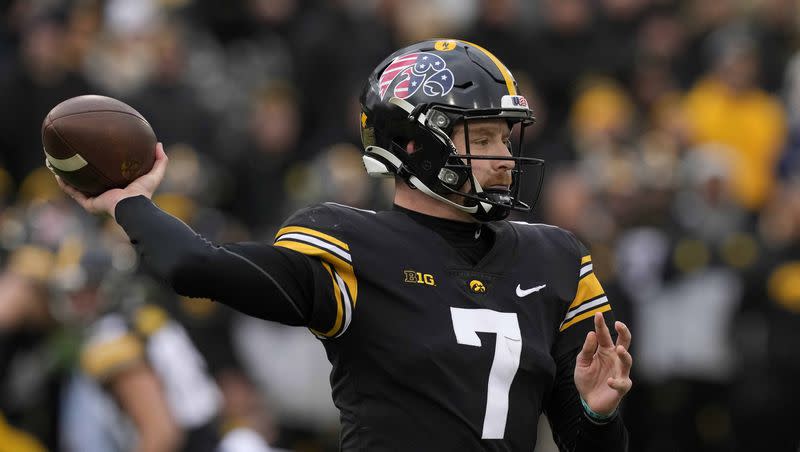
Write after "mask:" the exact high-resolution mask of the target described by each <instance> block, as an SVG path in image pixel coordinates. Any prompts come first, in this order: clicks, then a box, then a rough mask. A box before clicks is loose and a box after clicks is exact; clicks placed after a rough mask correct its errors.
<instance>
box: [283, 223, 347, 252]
mask: <svg viewBox="0 0 800 452" xmlns="http://www.w3.org/2000/svg"><path fill="white" fill-rule="evenodd" d="M292 232H298V233H301V234H308V235H313V236H314V237H317V238H319V239H322V240H326V241H328V242H331V243H333V244H334V245H336V246H338V247H340V248H342V249H344V250H345V251H350V247H349V246H347V244H346V243H344V242H342V241H341V240H339V239H337V238H336V237H333V236H330V235H328V234H325V233H323V232H319V231H317V230H314V229H310V228H304V227H302V226H287V227H285V228H281V230H280V231H278V233H277V234H275V239H276V240H278V238H279V237H280V236H282V235H284V234H290V233H292Z"/></svg>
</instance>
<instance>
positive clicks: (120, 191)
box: [56, 143, 169, 217]
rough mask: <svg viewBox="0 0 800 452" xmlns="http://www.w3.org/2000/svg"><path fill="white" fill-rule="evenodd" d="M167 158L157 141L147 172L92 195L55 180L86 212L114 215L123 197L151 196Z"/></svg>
mask: <svg viewBox="0 0 800 452" xmlns="http://www.w3.org/2000/svg"><path fill="white" fill-rule="evenodd" d="M168 160H169V159H168V158H167V154H166V153H165V152H164V146H163V145H162V144H161V143H157V144H156V160H155V162H154V163H153V168H152V169H151V170H150V172H149V173H147V174H144V175H142V176H140V177H139V178H137V179H136V180H134V181H133V182H131V183H130V184H128V186H127V187H125V188H112V189H111V190H108V191H106V192H104V193H101V194H99V195H97V196H94V197H88V196H86V195H84V194H83V193H81V192H80V191H78V190H77V189H75V188H74V187H72V186H70V185H69V184H67V183H66V182H64V181H63V180H62V179H61V178H60V177H58V176H56V180H57V181H58V185H59V186H60V187H61V189H62V190H63V191H64V193H66V194H68V195H69V196H70V197H71V198H72V199H74V200H75V201H77V202H78V204H80V205H81V207H83V208H84V209H85V210H86V211H87V212H89V213H94V214H98V213H106V214H108V215H111V217H114V209H116V207H117V203H118V202H120V201H122V200H123V199H125V198H130V197H133V196H139V195H143V196H146V197H147V198H151V197H152V196H153V192H155V191H156V188H158V185H159V184H161V180H162V179H164V173H165V172H166V170H167V161H168Z"/></svg>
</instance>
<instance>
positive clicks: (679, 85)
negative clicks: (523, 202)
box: [0, 0, 800, 452]
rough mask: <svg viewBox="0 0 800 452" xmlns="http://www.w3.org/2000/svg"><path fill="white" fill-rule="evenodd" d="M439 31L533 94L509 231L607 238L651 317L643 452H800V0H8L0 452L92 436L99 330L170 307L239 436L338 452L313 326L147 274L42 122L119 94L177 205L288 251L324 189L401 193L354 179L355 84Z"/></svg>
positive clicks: (640, 338) (1, 123) (229, 231)
mask: <svg viewBox="0 0 800 452" xmlns="http://www.w3.org/2000/svg"><path fill="white" fill-rule="evenodd" d="M430 37H453V38H460V39H465V40H467V41H472V42H475V43H478V44H480V45H481V46H483V47H485V48H487V49H489V50H491V51H492V52H493V53H495V54H496V55H497V56H498V57H499V58H500V59H501V60H502V61H504V62H505V63H506V65H507V66H509V68H510V69H511V71H512V73H514V74H515V76H516V78H517V81H518V83H519V85H520V88H521V89H520V90H521V92H522V94H524V95H525V96H526V97H527V98H528V100H529V103H530V104H531V105H532V106H533V109H534V113H535V115H536V118H537V122H536V124H535V125H534V126H532V127H531V128H529V130H528V131H527V132H526V134H525V136H524V139H525V142H524V143H522V145H523V146H524V148H523V149H524V153H525V155H527V156H532V157H540V158H543V159H545V160H546V161H547V175H546V180H545V187H544V189H543V192H542V197H541V199H539V203H538V205H537V208H536V209H535V210H534V211H533V212H531V213H528V214H524V215H517V218H516V219H518V220H524V221H535V222H546V223H551V224H555V225H558V226H561V227H564V228H567V229H569V230H571V231H573V232H575V233H576V234H577V235H578V236H579V237H580V238H581V239H582V240H583V241H584V242H585V243H587V244H588V245H590V246H591V249H592V254H593V256H594V263H595V271H596V272H597V273H598V275H599V276H600V279H601V281H603V283H604V286H605V288H606V292H608V293H609V295H610V296H612V299H613V301H614V304H615V312H616V315H617V317H618V318H619V319H621V320H625V321H626V322H627V323H628V324H629V325H630V326H631V329H632V331H633V334H634V346H633V348H632V353H633V355H634V363H635V364H634V371H635V375H634V377H633V379H634V389H633V391H632V392H631V394H630V395H629V396H628V397H627V399H626V401H625V405H624V411H623V413H624V416H625V418H626V423H627V425H628V428H629V430H630V432H631V438H632V447H631V450H632V451H643V452H662V451H663V452H667V451H669V452H674V451H688V452H691V451H712V452H713V451H740V450H741V451H752V450H769V451H778V452H780V451H796V450H798V445H800V433H798V432H800V429H798V428H797V426H796V425H795V424H796V421H795V419H796V417H795V416H794V413H795V411H796V409H797V407H798V406H800V387H798V385H797V383H796V382H797V381H799V380H800V40H799V39H800V3H798V2H797V1H796V0H368V1H364V0H361V1H356V0H226V1H224V2H223V1H215V0H3V1H0V106H2V108H1V109H0V266H1V268H0V273H2V276H0V451H2V452H5V451H7V450H9V451H10V450H14V451H26V450H42V449H41V448H40V449H37V448H36V447H38V446H37V444H39V445H41V447H46V448H48V449H50V450H79V449H76V448H75V447H74V446H71V444H73V443H72V442H71V441H72V439H74V438H72V436H73V435H76V433H75V432H76V431H81V430H82V429H83V430H85V429H89V430H90V431H91V427H87V424H89V423H90V422H92V419H93V418H91V416H85V417H80V416H78V415H77V414H76V413H87V410H88V409H89V408H87V407H88V406H94V405H92V403H93V402H92V400H94V399H91V397H88V398H86V399H84V398H82V397H84V395H85V394H86V391H87V390H86V389H85V388H86V387H91V385H89V386H87V385H82V383H81V382H84V381H83V380H81V378H82V377H85V376H86V375H89V376H93V377H96V378H95V383H98V384H97V385H96V386H97V387H100V388H103V387H104V385H105V387H107V386H108V381H109V380H107V378H113V377H109V375H112V376H113V375H115V374H116V372H120V371H121V370H120V369H119V368H120V367H124V366H122V364H124V363H126V362H127V361H125V359H123V355H125V356H126V357H131V356H133V353H132V352H130V350H131V349H130V348H127V349H113V348H112V349H108V350H110V351H108V352H107V353H106V355H108V356H103V355H102V354H101V356H99V357H98V356H97V354H96V353H95V352H94V351H93V350H95V349H96V348H97V347H96V345H97V340H98V339H97V337H98V335H99V337H100V338H101V339H102V338H107V337H112V336H113V337H114V338H118V337H122V336H124V337H128V336H130V337H134V336H135V337H136V340H137V341H140V342H141V343H144V344H147V343H149V342H148V341H151V340H154V339H152V338H153V337H155V336H156V335H154V334H153V331H156V329H154V328H155V327H151V326H152V325H153V324H157V325H159V326H161V325H168V323H165V322H166V321H165V320H163V319H164V318H169V319H171V320H169V322H170V323H169V325H172V324H175V325H178V326H179V327H180V328H181V330H180V331H184V333H180V335H183V336H185V337H187V338H189V339H190V342H189V343H190V344H191V347H195V348H196V351H195V350H194V349H192V350H190V351H188V352H187V351H185V350H184V349H183V348H180V347H177V348H173V349H172V350H174V352H175V353H176V354H178V355H180V354H184V355H185V354H187V353H189V354H191V353H194V354H199V355H198V356H199V357H200V358H199V359H200V361H198V362H200V363H201V365H200V366H199V367H200V368H202V369H204V371H203V372H206V373H207V375H208V376H209V378H210V380H209V381H210V384H212V385H214V386H215V388H213V389H209V391H211V392H213V393H214V394H219V397H218V398H215V397H216V396H214V397H212V396H209V400H212V399H213V400H216V402H214V403H212V402H209V403H210V404H211V405H209V406H212V405H213V409H211V408H209V409H210V410H211V411H210V412H209V413H210V414H209V415H208V419H212V418H213V423H214V425H218V427H219V429H220V430H221V431H223V432H230V431H235V430H236V429H237V427H239V426H243V427H246V428H247V429H249V431H251V432H255V433H256V434H257V435H258V436H260V437H261V438H263V440H264V441H265V442H268V443H269V444H270V445H272V446H273V447H279V448H285V449H289V450H297V451H327V450H335V445H336V439H337V421H338V419H337V414H336V411H335V409H334V407H333V406H332V403H331V399H330V394H329V387H328V382H327V374H328V371H329V369H330V367H329V365H328V364H327V361H326V359H325V356H324V352H323V349H322V347H320V346H319V344H317V343H315V339H313V337H312V335H310V334H308V333H307V332H305V331H303V330H302V329H291V328H284V327H280V326H278V325H274V324H271V323H268V322H263V321H259V320H255V319H252V318H248V317H245V316H242V315H239V314H236V313H233V312H231V311H229V310H227V309H226V308H225V307H224V306H221V305H218V304H214V303H213V302H211V301H208V300H189V299H181V298H180V297H177V296H174V295H172V294H171V292H169V291H163V290H149V289H148V290H145V289H143V288H147V287H151V286H153V284H151V283H150V282H142V278H144V276H142V277H141V278H140V277H139V276H138V275H139V274H140V273H141V272H140V271H139V270H138V268H137V262H136V256H135V254H134V253H133V252H132V250H131V248H130V247H129V246H128V244H127V238H126V237H125V236H124V234H123V233H122V231H121V230H120V229H119V227H117V226H116V224H115V223H113V221H110V220H109V219H105V218H93V217H90V216H88V215H86V214H85V213H83V212H82V211H80V210H79V209H78V207H77V205H75V204H74V203H73V202H71V201H70V200H67V199H64V197H63V196H62V195H61V193H60V191H59V190H58V187H57V186H56V185H55V182H54V180H53V178H52V175H51V174H50V173H49V172H48V171H47V170H46V169H45V168H44V167H43V160H44V157H43V153H42V148H41V136H40V127H41V123H42V120H43V118H44V116H45V115H46V114H47V112H48V111H49V110H50V109H51V108H52V107H53V106H55V105H56V104H57V103H59V102H61V101H62V100H65V99H67V98H70V97H73V96H77V95H81V94H88V93H94V94H104V95H108V96H113V97H116V98H119V99H121V100H123V101H125V102H127V103H129V104H130V105H131V106H133V107H134V108H136V109H137V110H138V111H140V112H141V113H142V114H143V115H144V116H145V117H146V118H147V119H148V120H149V122H150V123H151V125H152V126H153V128H154V130H155V132H156V135H157V136H158V139H159V140H160V141H162V142H163V143H164V145H165V149H166V151H167V154H168V155H169V157H170V166H169V171H168V174H167V178H166V180H165V182H164V183H163V185H162V187H161V189H160V192H159V193H158V194H157V196H156V198H155V200H156V202H157V204H158V205H159V206H160V207H161V208H162V209H164V210H166V211H168V212H170V213H172V214H174V215H176V216H178V217H179V218H181V219H183V220H184V221H185V222H186V223H188V224H190V225H191V226H192V227H194V228H195V229H196V230H198V231H199V232H201V233H202V234H203V235H205V236H206V237H208V238H209V239H211V240H214V241H218V242H228V241H239V240H270V238H271V235H272V234H273V233H274V231H275V230H276V229H277V227H278V226H279V225H280V223H281V221H282V220H283V219H284V218H285V216H286V215H287V214H289V213H290V212H292V211H294V210H295V209H297V208H299V207H303V206H306V205H309V204H312V203H315V202H319V201H335V202H340V203H344V204H348V205H352V206H356V207H366V208H378V209H380V208H387V207H389V206H390V205H391V193H392V192H391V188H392V187H391V184H389V185H386V184H385V183H384V182H385V181H384V182H377V181H374V180H369V179H367V177H366V175H365V174H364V171H363V168H362V166H361V160H360V151H359V146H360V143H359V136H358V120H357V118H358V112H359V107H358V94H359V92H360V90H361V87H362V84H363V82H364V80H365V79H366V77H367V75H368V74H369V73H370V71H371V70H372V69H373V67H374V66H375V65H376V64H377V63H378V62H379V61H380V60H382V59H383V58H384V57H385V56H387V55H389V54H390V53H391V52H392V51H393V50H394V49H396V48H399V47H400V46H402V45H405V44H407V43H409V42H413V41H416V40H420V39H425V38H430ZM530 129H532V130H530ZM523 182H524V183H525V182H530V181H523ZM524 187H527V188H528V191H530V192H531V193H530V194H534V188H535V184H531V183H527V185H524ZM523 190H525V188H523ZM368 232H369V231H365V233H368ZM98 262H101V264H98ZM155 285H156V286H157V285H158V284H157V283H156V284H155ZM109 287H110V288H109ZM88 289H91V290H92V293H95V295H93V296H92V297H89V298H88V300H89V301H87V298H86V297H84V296H76V294H83V293H84V292H86V291H87V290H88ZM140 289H141V290H140ZM156 292H157V294H155V293H156ZM125 294H128V295H129V296H126V295H125ZM130 294H138V295H135V296H134V295H130ZM265 302H269V300H265ZM150 307H154V309H155V311H154V310H153V309H150ZM142 312H144V313H145V314H142ZM153 312H158V314H157V315H156V314H153ZM108 316H112V317H113V316H117V317H115V318H117V320H118V323H119V325H122V326H120V328H122V330H121V331H123V332H122V333H119V334H121V335H122V336H114V335H113V334H111V333H108V328H107V325H108V324H111V323H114V322H113V321H110V320H108ZM142 316H144V318H145V319H150V320H148V321H147V322H144V323H142V322H140V320H141V318H142ZM153 318H156V319H160V320H158V322H156V321H155V320H152V319H153ZM120 319H121V320H120ZM153 322H155V323H153ZM159 322H160V323H159ZM98 325H99V326H98ZM142 325H145V326H144V327H142ZM148 325H149V326H148ZM126 328H127V329H126ZM112 329H113V328H112ZM128 329H129V330H131V331H134V330H135V331H136V334H133V333H128V332H126V331H128ZM115 334H116V333H115ZM104 335H105V336H104ZM109 335H110V336H109ZM183 336H181V337H183ZM115 340H117V339H115ZM100 342H102V340H101V341H100ZM111 342H113V341H111ZM119 343H121V342H120V341H119V340H117V342H116V344H117V345H119ZM137 343H138V342H137ZM117 345H115V347H116V346H117ZM93 347H94V348H93ZM191 347H190V348H191ZM125 350H127V352H126V351H125ZM181 350H184V351H181ZM126 353H128V355H126ZM112 355H113V356H112ZM161 355H163V353H161ZM161 355H159V353H154V354H153V353H150V354H147V353H144V355H142V356H143V357H142V358H141V359H144V360H145V361H147V360H149V362H150V365H151V367H152V368H154V369H156V374H157V377H158V378H160V379H162V380H164V379H165V378H166V380H169V378H168V377H165V376H164V375H162V374H160V373H159V369H160V368H159V363H160V362H162V361H164V359H166V361H170V360H171V359H173V358H174V359H184V358H185V356H183V357H180V356H177V355H176V357H170V356H167V357H166V358H164V356H161ZM136 356H139V355H136ZM159 356H161V358H159ZM192 356H194V355H192ZM192 359H194V358H192ZM159 360H161V361H159ZM115 363H117V364H119V365H114V364H115ZM162 364H163V362H162ZM111 381H113V380H111ZM84 383H85V382H84ZM167 386H169V385H168V384H167ZM204 387H205V386H204ZM82 388H83V389H82ZM82 391H83V392H82ZM216 391H218V392H216ZM211 392H209V394H211ZM87 400H89V401H87ZM101 413H102V411H101ZM99 418H100V419H105V420H108V416H105V417H103V416H102V414H101V415H100V417H99ZM208 419H205V418H204V421H203V422H206V421H208ZM97 422H98V423H99V422H100V421H97ZM76 424H77V425H76ZM187 425H188V424H187ZM128 427H130V426H128ZM115 428H116V429H117V430H120V428H119V427H118V426H115V427H113V428H112V430H113V429H115ZM193 428H195V427H192V426H187V427H185V429H187V431H188V430H191V431H194V430H192V429H193ZM122 430H124V428H123V429H122ZM83 438H84V439H85V437H83ZM122 438H125V437H124V436H123V437H122ZM107 440H108V438H106V439H98V440H97V441H98V444H111V443H114V441H116V442H117V443H118V444H129V443H126V441H125V440H120V439H119V438H117V439H116V440H114V441H111V443H103V441H107ZM11 444H14V446H11ZM25 447H30V448H27V449H26V448H25ZM104 447H110V446H104ZM543 447H544V446H542V448H543ZM80 450H89V449H85V448H84V449H80ZM98 450H111V449H103V448H101V449H98ZM120 450H125V448H124V447H121V448H120ZM252 450H256V449H252Z"/></svg>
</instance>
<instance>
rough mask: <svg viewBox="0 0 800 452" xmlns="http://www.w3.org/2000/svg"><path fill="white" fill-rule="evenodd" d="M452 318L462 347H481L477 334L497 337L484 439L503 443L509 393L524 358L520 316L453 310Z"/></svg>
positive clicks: (485, 310) (488, 310)
mask: <svg viewBox="0 0 800 452" xmlns="http://www.w3.org/2000/svg"><path fill="white" fill-rule="evenodd" d="M450 315H451V316H452V318H453V331H455V333H456V341H457V342H458V343H459V344H463V345H471V346H473V347H480V346H481V339H480V337H478V334H477V333H493V334H495V335H497V340H496V341H495V346H494V359H493V360H492V368H491V369H490V370H489V385H488V390H487V392H486V413H485V415H484V418H483V433H482V435H481V438H483V439H502V438H503V435H504V434H505V430H506V419H507V417H508V393H509V390H510V389H511V382H513V381H514V375H516V374H517V369H519V358H520V355H521V354H522V335H521V334H520V332H519V321H518V320H517V314H516V313H513V312H497V311H492V310H491V309H463V308H450Z"/></svg>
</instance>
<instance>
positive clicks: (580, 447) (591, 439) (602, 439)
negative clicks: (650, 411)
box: [545, 348, 628, 452]
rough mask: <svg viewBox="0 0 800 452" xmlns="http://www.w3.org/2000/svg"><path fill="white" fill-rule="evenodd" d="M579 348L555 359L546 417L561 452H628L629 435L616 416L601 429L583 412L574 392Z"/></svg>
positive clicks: (620, 419) (578, 397)
mask: <svg viewBox="0 0 800 452" xmlns="http://www.w3.org/2000/svg"><path fill="white" fill-rule="evenodd" d="M578 352H580V348H576V349H575V350H573V351H571V352H569V353H565V354H564V355H562V356H561V357H560V358H558V360H557V362H556V365H557V371H556V381H555V386H554V388H553V392H552V394H551V396H550V399H549V401H548V403H547V407H546V410H545V411H546V413H547V417H548V419H549V421H550V427H551V428H552V430H553V437H554V439H555V441H556V443H557V444H558V448H559V450H560V451H561V452H590V451H591V452H627V450H628V431H627V429H626V428H625V424H624V423H623V422H622V417H621V416H620V415H619V413H617V414H616V415H615V416H614V418H613V419H612V420H611V421H610V422H608V423H606V424H602V425H598V424H596V423H594V422H592V421H591V420H590V419H589V418H588V416H587V415H586V414H585V412H584V410H583V406H582V405H581V400H580V396H579V395H578V390H577V388H575V379H574V371H575V358H576V357H577V356H578Z"/></svg>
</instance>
